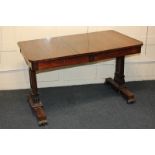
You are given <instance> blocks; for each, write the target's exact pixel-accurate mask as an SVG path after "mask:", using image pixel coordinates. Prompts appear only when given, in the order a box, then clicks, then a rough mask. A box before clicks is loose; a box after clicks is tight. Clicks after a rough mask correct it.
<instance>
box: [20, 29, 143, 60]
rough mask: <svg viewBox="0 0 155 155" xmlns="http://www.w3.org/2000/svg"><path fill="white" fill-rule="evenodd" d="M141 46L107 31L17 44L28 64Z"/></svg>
mask: <svg viewBox="0 0 155 155" xmlns="http://www.w3.org/2000/svg"><path fill="white" fill-rule="evenodd" d="M142 44H143V43H142V42H141V41H138V40H136V39H133V38H131V37H128V36H126V35H124V34H121V33H119V32H116V31H113V30H109V31H100V32H92V33H85V34H76V35H69V36H61V37H55V38H49V39H48V38H47V39H37V40H30V41H22V42H19V43H18V46H19V47H20V50H21V53H22V55H23V56H24V58H25V59H27V60H28V61H30V62H36V61H42V60H49V59H57V58H63V57H68V56H76V55H83V54H84V55H85V54H90V53H98V52H108V51H111V50H115V49H116V50H119V49H125V48H130V47H135V46H142ZM121 52H123V50H122V51H121Z"/></svg>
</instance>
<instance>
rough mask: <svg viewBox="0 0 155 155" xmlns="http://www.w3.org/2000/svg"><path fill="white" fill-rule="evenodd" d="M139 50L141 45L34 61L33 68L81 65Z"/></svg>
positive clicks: (44, 68)
mask: <svg viewBox="0 0 155 155" xmlns="http://www.w3.org/2000/svg"><path fill="white" fill-rule="evenodd" d="M140 52H141V46H138V47H131V48H127V49H123V50H120V49H119V50H111V51H107V52H105V51H104V52H98V53H89V54H84V55H77V56H72V57H65V58H59V59H54V60H43V61H38V62H36V65H35V66H36V67H35V70H37V71H42V70H47V69H56V68H59V67H60V68H61V67H67V66H72V65H80V64H81V65H82V64H87V63H91V62H98V61H102V60H106V59H113V58H117V57H121V56H126V55H131V54H137V53H140Z"/></svg>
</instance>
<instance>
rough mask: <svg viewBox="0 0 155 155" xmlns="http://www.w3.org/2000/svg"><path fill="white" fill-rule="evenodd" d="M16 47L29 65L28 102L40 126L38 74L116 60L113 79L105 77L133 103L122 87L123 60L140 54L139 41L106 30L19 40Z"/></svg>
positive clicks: (42, 120) (42, 113) (42, 116)
mask: <svg viewBox="0 0 155 155" xmlns="http://www.w3.org/2000/svg"><path fill="white" fill-rule="evenodd" d="M18 45H19V48H20V51H21V53H22V55H23V57H24V59H25V61H26V63H27V65H28V66H29V76H30V86H31V93H30V95H29V97H28V102H29V103H30V106H31V108H32V109H33V111H34V113H35V115H36V117H37V119H38V123H39V125H45V124H47V117H46V114H45V111H44V107H43V104H42V103H41V101H40V98H39V93H38V87H37V79H36V74H37V73H39V72H41V71H46V70H49V69H51V70H56V69H58V68H63V67H71V66H72V67H73V66H76V65H84V64H88V63H90V64H91V63H92V62H99V61H102V60H109V59H113V58H116V68H115V75H114V79H112V78H107V79H106V83H107V84H110V85H111V86H112V87H113V88H115V89H116V90H117V91H119V92H120V93H121V94H122V95H123V96H124V97H125V98H126V99H127V102H128V103H132V102H134V101H135V95H134V94H133V93H132V92H131V91H130V90H129V89H128V88H127V87H126V86H125V76H124V60H125V56H127V55H131V54H136V53H140V52H141V47H142V45H143V43H142V42H141V41H138V40H136V39H133V38H130V37H128V36H126V35H124V34H121V33H119V32H116V31H113V30H109V31H101V32H92V33H85V34H76V35H69V36H61V37H55V38H48V39H38V40H30V41H22V42H19V43H18Z"/></svg>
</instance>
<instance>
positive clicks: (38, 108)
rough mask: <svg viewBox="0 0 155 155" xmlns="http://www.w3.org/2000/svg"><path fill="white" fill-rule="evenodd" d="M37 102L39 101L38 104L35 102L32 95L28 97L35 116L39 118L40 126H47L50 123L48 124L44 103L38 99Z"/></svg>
mask: <svg viewBox="0 0 155 155" xmlns="http://www.w3.org/2000/svg"><path fill="white" fill-rule="evenodd" d="M35 101H37V102H34V99H33V98H32V95H30V96H29V97H28V102H29V104H30V107H31V108H32V110H33V112H34V114H35V116H36V117H37V120H38V125H39V126H43V125H46V124H47V123H48V122H47V117H46V114H45V110H44V107H43V105H42V103H41V102H40V100H38V99H37V100H35Z"/></svg>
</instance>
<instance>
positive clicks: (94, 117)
mask: <svg viewBox="0 0 155 155" xmlns="http://www.w3.org/2000/svg"><path fill="white" fill-rule="evenodd" d="M127 86H128V87H129V88H130V89H131V90H133V91H134V93H135V94H136V98H137V102H136V103H135V104H131V105H128V104H127V103H126V101H125V100H124V99H123V98H122V97H121V96H120V95H119V94H118V93H116V92H115V91H113V89H111V88H110V87H109V86H107V85H105V84H95V85H85V86H72V87H58V88H43V89H40V96H41V100H42V102H43V104H44V107H45V110H46V114H47V117H48V125H47V126H45V127H38V125H37V121H36V119H35V117H34V115H33V114H32V111H31V109H30V107H29V105H28V104H27V101H26V98H27V94H28V92H29V90H13V91H0V128H1V129H25V128H28V129H33V128H34V129H35V128H41V129H52V128H53V129H150V128H151V129H154V128H155V81H143V82H129V83H127Z"/></svg>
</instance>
